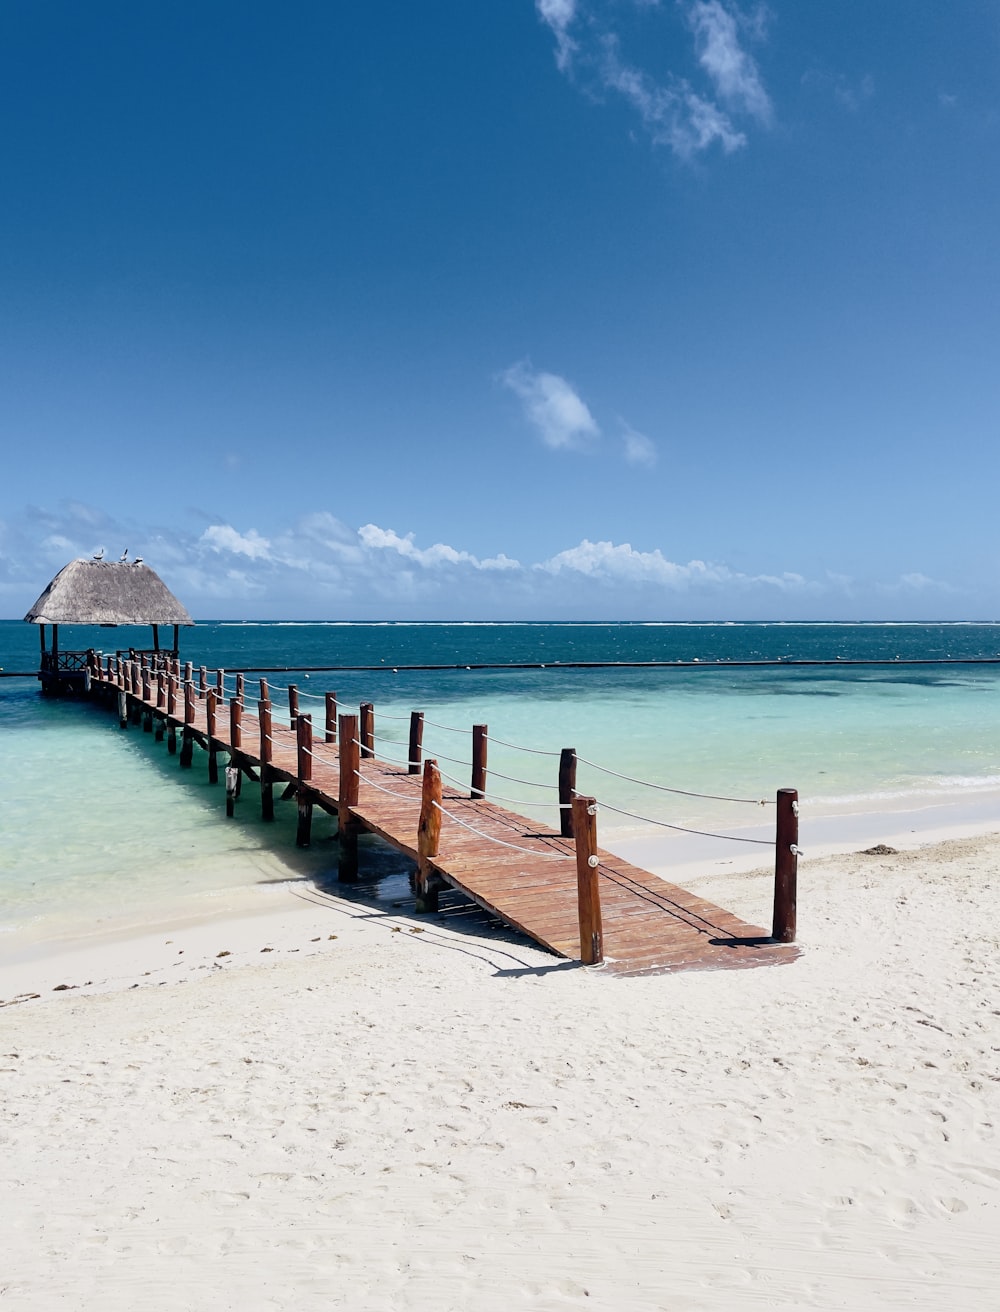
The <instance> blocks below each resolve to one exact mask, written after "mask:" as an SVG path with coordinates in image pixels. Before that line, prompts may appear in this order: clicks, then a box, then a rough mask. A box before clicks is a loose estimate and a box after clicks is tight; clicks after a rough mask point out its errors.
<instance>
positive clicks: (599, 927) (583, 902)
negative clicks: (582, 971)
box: [573, 797, 604, 966]
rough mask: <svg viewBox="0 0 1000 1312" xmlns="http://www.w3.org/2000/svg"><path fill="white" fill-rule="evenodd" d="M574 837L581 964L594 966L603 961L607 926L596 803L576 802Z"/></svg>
mask: <svg viewBox="0 0 1000 1312" xmlns="http://www.w3.org/2000/svg"><path fill="white" fill-rule="evenodd" d="M573 834H574V836H575V838H576V887H577V905H578V909H579V915H580V960H581V961H582V962H583V964H584V965H585V966H593V965H596V964H597V963H598V962H601V961H603V960H604V926H603V924H602V923H601V892H600V888H599V887H598V883H597V867H598V865H599V864H600V861H599V859H598V856H597V799H596V798H594V797H574V798H573Z"/></svg>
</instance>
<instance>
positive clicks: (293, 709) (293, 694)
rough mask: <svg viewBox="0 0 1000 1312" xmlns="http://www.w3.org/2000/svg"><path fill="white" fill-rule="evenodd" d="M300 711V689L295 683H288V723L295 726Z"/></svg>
mask: <svg viewBox="0 0 1000 1312" xmlns="http://www.w3.org/2000/svg"><path fill="white" fill-rule="evenodd" d="M298 713H299V690H298V688H297V687H296V686H295V684H294V683H290V684H289V685H288V723H289V724H290V725H291V726H292V728H293V729H294V728H295V720H296V717H297V716H298Z"/></svg>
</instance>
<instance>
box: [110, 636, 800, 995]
mask: <svg viewBox="0 0 1000 1312" xmlns="http://www.w3.org/2000/svg"><path fill="white" fill-rule="evenodd" d="M233 677H234V676H232V675H230V676H229V682H230V683H232V681H233ZM235 681H236V695H235V696H232V697H228V698H227V696H226V676H225V675H224V674H223V672H222V671H218V672H214V678H213V679H210V678H209V676H208V674H207V672H206V671H205V670H204V669H202V670H200V671H199V672H198V674H197V676H196V675H195V672H194V671H193V670H192V669H191V666H190V664H188V666H187V667H186V668H185V669H184V670H182V669H181V667H180V666H179V664H178V662H177V661H176V660H162V659H159V660H158V659H157V658H156V657H155V656H151V657H145V656H144V657H143V658H142V659H141V660H134V661H130V660H122V659H120V658H112V657H109V658H107V661H106V663H105V664H102V663H101V660H100V657H99V656H93V657H92V659H91V661H90V664H89V668H88V685H89V689H90V692H91V694H92V695H94V696H96V697H98V698H100V699H102V700H104V701H107V702H110V703H111V704H112V705H113V706H114V707H115V708H116V709H117V712H118V715H119V719H120V721H121V723H122V725H123V726H125V725H126V724H128V723H134V724H141V725H142V727H143V728H144V729H145V730H146V731H148V732H154V731H155V734H156V737H157V738H158V739H162V738H166V740H167V748H168V750H169V751H171V752H177V751H178V748H179V760H180V764H181V766H190V765H192V763H193V753H194V747H195V745H196V744H197V745H199V746H200V747H201V748H202V749H203V750H204V752H205V753H206V755H207V759H208V770H209V778H210V779H211V780H212V781H213V782H214V781H220V780H221V779H222V778H224V780H225V789H226V811H227V814H228V815H230V816H231V815H233V814H234V813H235V808H236V803H237V799H238V798H239V797H240V794H241V792H242V789H243V786H244V783H246V782H249V783H252V784H253V785H255V786H256V787H257V788H259V790H260V805H261V812H262V815H263V817H264V818H265V819H273V816H274V788H275V786H278V787H279V788H281V789H282V796H284V797H286V798H291V797H294V798H295V801H296V805H297V808H298V826H297V842H298V843H299V845H300V846H308V844H309V841H310V834H311V825H312V814H313V809H314V807H317V806H318V807H320V808H321V809H322V810H324V811H326V812H329V813H330V814H332V815H336V816H337V818H338V838H339V843H340V857H339V878H340V879H341V880H342V881H344V882H345V883H350V882H353V881H355V880H356V879H357V877H358V847H357V840H358V836H359V835H360V834H361V833H363V832H367V833H371V834H376V835H378V837H379V838H381V839H383V840H384V841H385V842H386V843H388V844H390V845H391V846H392V847H393V848H395V849H396V850H397V851H399V852H401V853H403V854H404V855H405V856H406V857H408V858H409V859H410V860H411V861H413V862H414V864H415V867H416V869H415V874H414V886H415V890H416V894H417V908H418V910H422V911H426V912H433V911H435V910H436V909H437V898H438V893H439V891H440V890H441V889H443V888H446V887H452V888H455V889H457V890H459V891H460V892H462V893H464V894H465V895H466V896H468V897H469V898H471V899H472V900H473V901H474V902H476V903H478V905H479V906H481V907H483V908H484V909H486V910H487V911H489V912H491V913H493V914H494V915H496V916H498V917H499V918H500V919H501V920H503V921H505V922H506V923H507V924H508V925H511V926H513V927H514V928H515V929H517V930H520V931H521V932H523V933H524V934H526V935H527V936H528V937H530V938H532V939H534V940H535V941H536V942H537V943H539V944H541V945H542V946H543V947H544V948H547V949H548V950H549V951H551V952H553V953H555V954H557V955H558V956H560V957H566V958H570V959H578V960H582V961H584V962H586V963H588V964H590V963H603V968H604V970H605V971H607V972H608V973H612V974H616V975H647V974H659V973H664V972H668V971H676V970H697V969H702V970H704V969H718V968H725V969H739V968H744V967H751V966H763V965H772V964H778V963H780V962H788V961H791V960H793V959H794V958H795V957H797V956H798V955H799V950H798V948H797V947H796V946H795V945H794V943H793V941H792V940H794V937H795V873H796V856H797V847H796V842H797V836H798V830H797V818H796V817H797V804H796V801H795V794H794V792H793V791H792V790H789V789H783V790H781V792H780V793H779V794H778V799H777V800H778V824H777V834H776V852H777V855H776V864H775V903H774V921H773V924H772V929H771V932H770V933H768V932H767V931H766V930H764V929H761V928H759V927H757V926H754V925H749V924H746V923H744V922H743V921H742V920H740V919H739V918H738V917H736V916H734V915H731V914H730V913H729V912H727V911H724V910H722V909H721V908H720V907H717V906H714V905H712V903H710V902H706V901H705V900H704V899H702V898H699V897H696V896H695V895H694V894H692V893H689V892H687V891H685V890H684V889H682V888H678V887H676V886H674V885H673V884H669V883H667V882H666V881H664V880H663V879H660V878H659V877H658V876H656V875H653V874H651V873H649V872H648V871H645V870H641V869H639V868H638V867H636V866H633V865H631V864H630V863H629V862H627V861H625V860H623V859H622V858H620V857H618V856H615V855H614V854H613V853H611V852H607V851H605V850H603V849H602V848H600V847H598V846H597V842H596V823H597V820H596V817H597V812H598V810H599V808H598V805H597V803H596V802H595V800H594V799H593V798H587V797H580V796H578V795H576V794H575V789H574V784H575V775H574V770H573V766H574V765H575V762H573V761H567V760H565V759H564V760H563V761H562V763H561V769H560V796H561V798H563V799H565V800H564V807H563V809H562V810H561V812H560V814H561V823H560V828H559V832H553V831H550V830H549V829H547V828H545V827H544V826H541V825H539V824H538V822H536V821H532V820H530V819H526V818H525V817H524V816H521V815H518V814H516V813H515V812H513V811H509V810H506V809H505V808H504V807H502V806H499V805H497V804H495V803H494V802H491V801H489V800H488V799H487V798H486V797H484V796H483V793H484V792H485V784H486V733H485V726H475V727H474V730H473V767H472V777H471V781H470V787H469V788H468V789H460V788H457V787H454V786H451V785H449V784H445V783H443V781H442V778H441V774H440V772H439V770H438V768H437V763H436V761H434V760H433V759H429V760H422V759H421V736H422V725H423V721H422V717H421V716H420V715H419V713H418V712H414V714H413V717H412V719H411V726H410V741H409V750H408V753H407V761H406V762H405V763H403V764H399V763H395V762H389V761H383V760H379V759H378V757H377V756H376V754H375V751H374V728H373V717H374V710H373V708H372V706H371V704H370V703H366V704H364V705H362V706H361V707H360V709H359V713H358V714H357V715H343V714H340V713H339V708H338V707H337V704H336V701H335V698H334V695H333V694H332V693H328V694H326V697H325V707H324V710H323V711H321V713H320V717H319V719H321V720H322V723H321V724H318V725H317V726H316V727H315V728H314V724H313V719H312V716H311V715H309V714H305V713H303V712H302V711H300V709H299V706H298V695H297V692H296V690H295V689H294V688H290V689H288V698H289V706H288V714H289V719H290V723H289V724H285V723H284V722H283V721H281V720H279V719H278V718H276V717H275V715H274V713H273V704H272V702H271V699H270V692H269V690H268V685H267V682H266V680H261V681H260V692H261V696H260V698H259V699H257V700H256V706H255V710H256V714H254V713H252V712H251V711H250V710H249V709H248V708H249V706H250V704H251V703H250V702H249V701H248V697H247V692H246V686H245V684H246V681H245V679H244V676H242V675H236V676H235ZM477 731H478V733H477ZM220 754H222V755H224V756H225V758H226V766H225V770H224V775H223V774H222V773H220V769H219V756H220ZM564 757H565V753H564Z"/></svg>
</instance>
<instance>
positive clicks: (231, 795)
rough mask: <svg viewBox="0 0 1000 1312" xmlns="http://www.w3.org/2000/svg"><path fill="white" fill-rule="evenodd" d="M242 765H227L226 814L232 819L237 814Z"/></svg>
mask: <svg viewBox="0 0 1000 1312" xmlns="http://www.w3.org/2000/svg"><path fill="white" fill-rule="evenodd" d="M240 775H241V771H240V767H239V766H238V765H232V764H230V765H227V766H226V815H227V816H228V817H229V819H230V820H231V819H232V818H233V816H234V815H235V814H236V799H237V797H239V795H240Z"/></svg>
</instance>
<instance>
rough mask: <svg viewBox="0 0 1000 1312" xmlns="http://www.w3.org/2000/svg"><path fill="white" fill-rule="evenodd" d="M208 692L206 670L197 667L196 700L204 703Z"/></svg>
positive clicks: (202, 666)
mask: <svg viewBox="0 0 1000 1312" xmlns="http://www.w3.org/2000/svg"><path fill="white" fill-rule="evenodd" d="M207 692H208V670H207V668H206V667H205V666H204V665H199V667H198V700H199V701H204V700H205V694H206V693H207Z"/></svg>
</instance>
